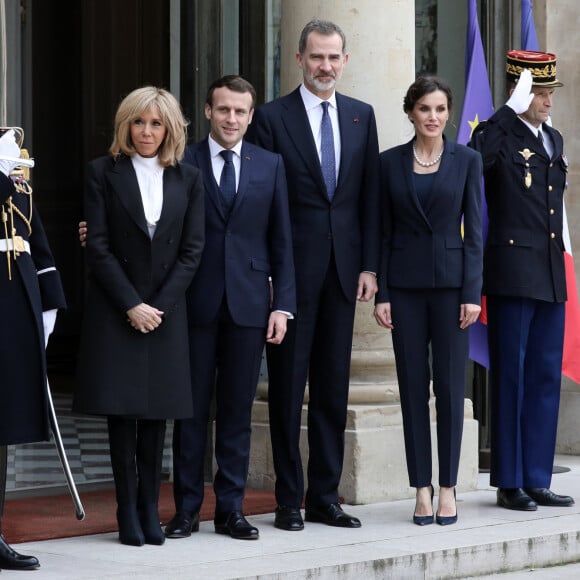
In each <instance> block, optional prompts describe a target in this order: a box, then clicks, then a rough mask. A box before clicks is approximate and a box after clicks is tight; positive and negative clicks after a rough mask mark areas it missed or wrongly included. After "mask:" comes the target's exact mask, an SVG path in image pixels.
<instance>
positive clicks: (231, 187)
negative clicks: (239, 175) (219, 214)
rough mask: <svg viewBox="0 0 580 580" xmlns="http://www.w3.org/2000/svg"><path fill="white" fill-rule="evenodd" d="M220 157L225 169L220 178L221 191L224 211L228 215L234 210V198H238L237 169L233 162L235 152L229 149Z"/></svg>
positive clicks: (222, 152)
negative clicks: (222, 159)
mask: <svg viewBox="0 0 580 580" xmlns="http://www.w3.org/2000/svg"><path fill="white" fill-rule="evenodd" d="M220 155H221V156H222V157H223V158H224V167H223V169H222V174H221V176H220V191H221V192H222V197H223V201H224V209H225V210H226V213H227V212H229V211H230V209H231V208H232V204H233V203H234V198H235V197H236V169H235V167H234V162H233V156H234V152H233V151H230V150H229V149H224V150H223V151H220Z"/></svg>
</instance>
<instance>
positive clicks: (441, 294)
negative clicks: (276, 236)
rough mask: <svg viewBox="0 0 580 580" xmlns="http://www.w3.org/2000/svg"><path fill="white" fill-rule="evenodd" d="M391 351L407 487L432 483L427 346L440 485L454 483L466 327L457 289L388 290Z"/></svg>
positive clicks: (463, 388) (459, 447)
mask: <svg viewBox="0 0 580 580" xmlns="http://www.w3.org/2000/svg"><path fill="white" fill-rule="evenodd" d="M390 292H391V312H392V318H393V326H394V329H393V349H394V351H395V362H396V366H397V379H398V381H399V393H400V397H401V411H402V414H403V432H404V436H405V451H406V456H407V469H408V472H409V482H410V485H411V487H425V486H428V485H429V484H430V483H431V478H432V458H431V418H430V414H429V396H430V393H429V384H430V380H431V370H430V365H429V346H431V353H432V359H433V362H432V367H433V391H434V393H435V408H436V410H437V453H438V458H439V485H440V486H443V487H454V486H455V485H456V484H457V472H458V470H459V456H460V452H461V438H462V435H463V416H464V400H465V368H466V365H467V356H468V350H469V334H468V331H467V329H466V330H461V329H460V328H459V309H460V290H459V289H456V288H449V289H426V290H423V289H417V290H414V289H411V290H409V289H395V288H391V290H390Z"/></svg>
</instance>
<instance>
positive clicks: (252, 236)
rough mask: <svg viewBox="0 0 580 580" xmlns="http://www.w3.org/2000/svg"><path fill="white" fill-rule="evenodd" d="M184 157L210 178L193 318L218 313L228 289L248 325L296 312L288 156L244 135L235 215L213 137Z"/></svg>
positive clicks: (236, 316)
mask: <svg viewBox="0 0 580 580" xmlns="http://www.w3.org/2000/svg"><path fill="white" fill-rule="evenodd" d="M184 162H186V163H190V164H192V165H194V166H196V167H198V168H199V169H200V170H201V172H202V174H203V179H204V184H205V217H206V219H205V231H206V234H205V248H204V251H203V254H202V257H201V263H200V266H199V269H198V271H197V274H196V276H195V278H194V279H193V282H192V284H191V286H190V287H189V291H188V293H187V299H188V317H189V323H190V324H195V325H202V324H207V323H209V322H210V321H211V320H213V319H214V318H215V316H216V315H217V313H218V311H219V308H220V306H221V304H222V301H223V297H224V294H225V296H226V299H227V304H228V307H229V311H230V314H231V316H232V318H233V320H234V322H235V323H236V324H238V325H240V326H252V327H266V326H267V323H268V316H269V313H270V311H271V310H283V311H286V312H291V313H295V312H296V294H295V280H294V260H293V256H292V240H291V232H290V218H289V213H288V193H287V190H286V179H285V175H284V164H283V162H282V159H281V157H280V156H279V155H276V154H274V153H271V152H269V151H265V150H264V149H261V148H259V147H256V146H255V145H252V144H250V143H247V142H246V141H243V142H242V149H241V169H240V177H239V185H238V191H237V194H236V198H235V200H234V204H233V207H232V209H231V212H230V214H229V216H228V215H226V214H225V213H224V209H223V204H222V200H221V193H220V191H219V189H218V184H217V183H216V180H215V178H214V175H213V170H212V165H211V159H210V151H209V143H208V140H207V138H206V139H204V140H203V141H200V142H199V143H196V144H193V145H190V146H188V147H187V149H186V152H185V157H184ZM269 276H271V278H272V285H273V301H272V305H271V307H270V287H269V282H268V277H269Z"/></svg>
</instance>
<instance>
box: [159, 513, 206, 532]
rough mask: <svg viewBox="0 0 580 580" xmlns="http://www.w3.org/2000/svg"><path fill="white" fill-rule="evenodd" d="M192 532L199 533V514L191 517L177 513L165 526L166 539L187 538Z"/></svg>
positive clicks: (187, 514)
mask: <svg viewBox="0 0 580 580" xmlns="http://www.w3.org/2000/svg"><path fill="white" fill-rule="evenodd" d="M192 532H199V512H198V513H196V514H193V515H191V514H189V513H187V512H177V513H176V514H175V515H174V516H173V518H172V519H171V521H170V522H169V523H168V524H167V525H166V526H165V536H166V537H167V538H189V536H191V533H192Z"/></svg>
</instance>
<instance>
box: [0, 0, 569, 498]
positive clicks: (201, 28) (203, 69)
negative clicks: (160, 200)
mask: <svg viewBox="0 0 580 580" xmlns="http://www.w3.org/2000/svg"><path fill="white" fill-rule="evenodd" d="M576 6H577V3H576V2H575V1H574V0H535V1H534V14H535V21H536V28H537V32H538V38H539V42H540V46H541V48H542V49H544V50H549V51H552V52H555V53H557V55H558V72H559V76H560V78H561V79H562V80H563V81H564V83H565V86H564V88H563V89H559V90H558V94H557V101H556V106H555V111H554V115H553V117H554V126H555V127H559V128H562V130H563V133H564V137H565V142H566V148H567V155H568V159H569V161H570V174H569V181H570V187H569V190H568V191H569V195H568V200H567V210H568V219H569V224H570V231H571V236H572V244H573V249H575V250H576V251H575V252H574V255H575V256H576V272H577V273H578V272H580V230H579V229H578V225H579V224H580V200H579V195H578V189H579V186H578V172H579V170H580V164H579V163H578V159H579V155H578V153H580V151H579V149H580V144H579V143H578V139H577V137H576V132H575V130H574V128H575V127H576V121H577V120H578V119H579V118H580V102H579V101H578V99H576V98H575V95H574V87H576V86H578V82H579V80H580V79H579V77H580V70H579V69H578V67H577V58H576V55H575V54H574V51H573V50H571V49H570V47H574V46H577V44H578V43H576V42H575V40H576V38H577V37H578V36H580V31H578V30H577V29H576V27H575V22H576V16H577V7H576ZM478 8H479V21H480V25H481V29H482V37H483V42H484V47H485V51H486V57H487V62H488V71H489V76H490V80H491V84H492V93H493V95H494V102H495V104H496V106H498V105H499V104H501V103H503V102H504V100H505V99H504V95H505V80H504V76H505V73H504V55H505V52H506V50H507V49H509V48H519V47H520V45H519V42H520V30H519V27H520V0H507V1H499V0H479V2H478ZM313 17H321V18H325V19H330V20H333V21H335V22H337V23H339V24H340V25H341V26H342V27H343V28H344V30H345V32H346V35H347V43H348V44H347V49H348V51H349V53H350V55H351V56H350V60H349V63H348V66H347V68H346V71H345V75H344V78H343V79H342V81H341V83H340V86H339V90H341V91H343V92H345V93H347V94H350V95H352V96H355V97H357V98H361V99H363V100H365V101H367V102H370V103H371V104H373V105H374V107H375V110H376V114H377V123H378V128H379V139H380V146H381V149H386V148H388V147H391V146H393V145H395V144H397V143H400V142H402V141H405V140H408V139H409V138H410V137H411V135H412V130H411V127H410V126H409V124H408V121H407V119H406V117H405V116H404V115H403V112H402V99H403V95H404V92H405V90H406V88H407V87H408V85H409V84H410V83H411V82H412V81H413V79H414V78H415V75H416V74H417V73H437V74H439V75H441V76H443V77H445V78H446V79H447V80H448V81H449V82H450V84H451V86H452V87H453V90H454V94H455V97H456V110H455V120H456V122H458V120H459V116H460V112H461V103H462V99H463V90H464V66H465V35H466V24H467V1H465V2H457V1H456V0H415V1H413V0H399V1H396V2H395V1H394V0H357V1H356V2H354V1H351V2H347V1H342V0H341V1H337V0H314V1H313V0H162V1H159V0H123V1H122V2H119V1H116V0H83V1H82V2H79V1H78V0H58V1H57V0H0V36H1V39H0V57H1V58H0V77H1V79H0V82H1V84H0V92H1V98H0V122H1V123H2V124H5V125H18V126H21V127H23V128H24V131H25V145H26V146H27V148H28V149H29V150H30V151H31V154H32V155H33V156H34V157H35V159H36V167H35V169H34V171H33V186H34V191H35V200H36V203H37V205H38V207H39V210H40V212H41V213H42V215H43V219H44V223H45V225H46V228H47V232H48V235H49V238H50V240H51V243H52V247H53V251H54V253H55V257H56V259H57V263H58V264H59V268H60V270H61V272H62V274H63V280H64V283H65V290H66V293H67V299H68V302H69V309H68V310H67V312H66V313H64V314H61V316H60V317H59V320H58V323H57V328H56V331H55V334H54V336H53V338H52V339H51V344H50V347H49V365H50V367H49V368H50V370H49V372H50V376H51V383H52V385H53V390H56V391H57V392H58V393H59V394H61V395H63V396H64V397H65V399H66V395H67V393H70V391H71V381H72V377H73V376H74V367H75V364H76V346H77V342H78V340H77V339H78V334H79V330H80V324H81V318H82V310H83V298H84V291H85V276H86V272H85V267H84V261H83V254H82V250H81V248H80V246H79V244H78V242H77V222H78V221H79V219H81V218H82V216H83V207H82V190H83V175H84V167H85V165H86V162H87V161H88V160H89V159H91V158H93V157H96V156H98V155H101V154H103V153H104V152H105V151H106V150H107V148H108V145H109V142H110V139H111V134H112V117H113V114H114V111H115V109H116V107H117V104H118V103H119V101H120V100H121V98H122V97H123V96H124V95H125V94H127V93H128V92H129V91H131V90H132V89H134V88H135V87H137V86H141V85H145V84H153V85H158V86H163V87H166V88H169V89H170V90H171V91H172V92H173V93H174V94H175V95H176V96H178V98H179V99H180V101H181V103H182V106H183V108H184V110H185V112H186V115H187V117H188V118H189V119H190V120H191V125H190V137H191V138H192V139H198V138H200V137H202V136H203V135H205V134H206V132H207V125H206V121H205V118H204V116H203V103H204V99H205V91H206V88H207V86H208V85H209V84H210V82H211V81H212V80H213V79H215V78H217V77H218V76H220V75H222V74H230V73H239V74H241V75H243V76H245V77H246V78H248V80H250V81H251V82H252V83H253V84H254V85H255V86H256V88H257V92H258V99H259V101H260V102H263V101H267V100H270V99H272V98H274V97H276V96H278V95H279V94H283V93H286V92H288V91H289V90H291V89H292V88H294V87H295V86H296V85H297V84H298V83H299V82H300V71H299V69H298V68H297V67H296V65H295V53H296V49H297V42H298V35H299V32H300V29H301V28H302V26H303V25H304V23H305V22H306V21H308V20H309V19H311V18H313ZM455 132H456V128H454V127H453V125H451V127H450V130H449V136H450V137H451V138H453V137H454V136H455V134H454V133H455ZM576 232H579V233H578V234H577V233H576ZM563 384H564V394H563V405H562V413H561V425H560V435H559V447H560V448H559V451H562V452H569V453H577V452H579V451H580V432H579V431H578V430H577V429H575V427H574V425H575V420H574V417H575V416H577V413H576V410H578V411H580V388H579V387H578V385H576V384H573V383H571V382H570V381H568V380H567V379H565V380H564V381H563ZM351 390H352V396H351V404H352V408H353V413H352V415H351V417H352V418H353V419H352V421H353V422H352V424H351V425H350V426H349V428H350V429H351V431H352V442H351V443H352V445H351V446H352V451H353V465H352V466H346V468H345V473H346V474H347V479H348V480H349V483H348V485H346V487H345V489H343V490H342V493H343V495H344V496H345V497H346V498H347V500H348V499H350V500H351V501H358V502H364V501H374V500H379V499H384V498H391V497H401V496H404V495H405V493H406V488H405V483H404V482H402V483H401V484H400V486H399V487H398V488H397V489H396V490H394V491H393V492H392V493H391V492H389V490H386V489H383V488H382V487H381V488H380V489H372V490H368V489H360V488H359V485H358V484H357V483H356V481H357V480H362V479H365V478H366V476H367V474H366V472H365V471H364V469H365V468H362V471H361V467H360V466H357V465H355V463H356V462H355V460H354V455H356V453H359V455H360V450H361V449H363V450H364V449H368V446H371V447H372V448H373V449H375V451H376V452H377V453H380V452H381V447H380V442H381V440H382V439H385V438H386V439H390V441H391V442H390V443H385V445H389V446H391V445H392V446H393V450H392V451H393V454H392V455H389V457H388V459H385V462H386V463H387V464H388V465H390V466H391V468H392V465H393V463H399V462H404V456H403V454H402V452H401V448H402V446H401V445H400V441H402V439H401V440H400V441H399V439H397V437H401V435H400V418H397V417H398V414H397V413H398V390H397V387H396V381H395V373H394V362H393V357H392V351H391V346H390V337H389V336H388V335H387V334H386V333H385V332H384V331H381V330H380V329H379V328H378V327H376V325H375V324H374V322H373V321H372V320H371V317H370V308H369V307H368V305H367V307H364V306H362V307H360V309H359V313H358V315H357V323H356V331H355V340H354V350H353V372H352V389H351ZM260 393H261V396H262V398H263V399H265V397H266V396H267V395H266V391H265V389H264V388H261V389H260ZM468 395H469V398H468V399H466V431H467V435H468V436H467V443H466V449H465V450H464V451H465V455H466V459H465V461H463V463H464V465H465V471H464V472H463V475H462V477H463V480H464V486H465V487H469V486H471V485H472V484H473V485H474V483H473V481H474V479H475V477H476V473H477V467H478V453H477V452H478V448H479V447H480V446H485V438H486V431H485V423H486V420H487V419H486V414H485V413H486V409H485V405H484V404H483V403H482V402H481V401H480V404H479V405H476V408H475V418H474V416H473V407H472V405H471V400H470V399H475V400H477V396H476V395H475V394H474V393H473V390H472V386H471V379H470V384H469V385H468ZM480 399H481V396H480ZM261 404H262V409H261V408H260V401H258V404H257V409H256V413H257V415H256V422H255V425H254V430H255V432H256V435H255V437H256V439H255V449H256V450H257V454H258V455H259V454H260V453H261V449H266V451H265V453H266V454H267V424H266V425H265V427H264V428H263V429H262V427H261V425H262V424H263V421H262V419H264V417H265V416H264V415H262V414H261V413H262V411H263V406H264V405H265V401H264V400H262V401H261ZM357 413H358V414H357ZM476 419H479V425H478V423H477V421H476ZM365 421H367V422H366V423H365ZM368 421H370V422H371V423H372V424H375V425H380V426H381V427H380V429H379V431H378V432H377V437H378V438H379V439H378V440H377V441H370V440H365V439H364V437H362V436H361V435H360V433H361V432H363V431H365V430H367V427H368V425H369V424H371V423H368ZM377 422H378V423H377ZM347 436H348V435H347ZM377 443H378V444H379V447H377ZM16 453H18V450H16ZM364 454H365V452H364V451H363V453H362V455H364ZM375 460H376V458H374V457H372V456H371V455H369V456H368V458H367V461H371V462H374V461H375ZM267 464H268V459H267V457H264V458H263V461H262V459H259V460H258V461H257V462H256V463H255V464H254V465H252V474H251V477H252V480H251V482H252V484H253V485H261V486H265V487H268V486H270V485H271V474H270V473H269V472H268V469H267V468H266V467H264V466H266V465H267ZM401 465H403V464H402V463H401ZM397 471H399V472H401V473H403V472H404V469H397ZM371 478H372V473H371ZM31 485H34V478H32V481H31Z"/></svg>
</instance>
